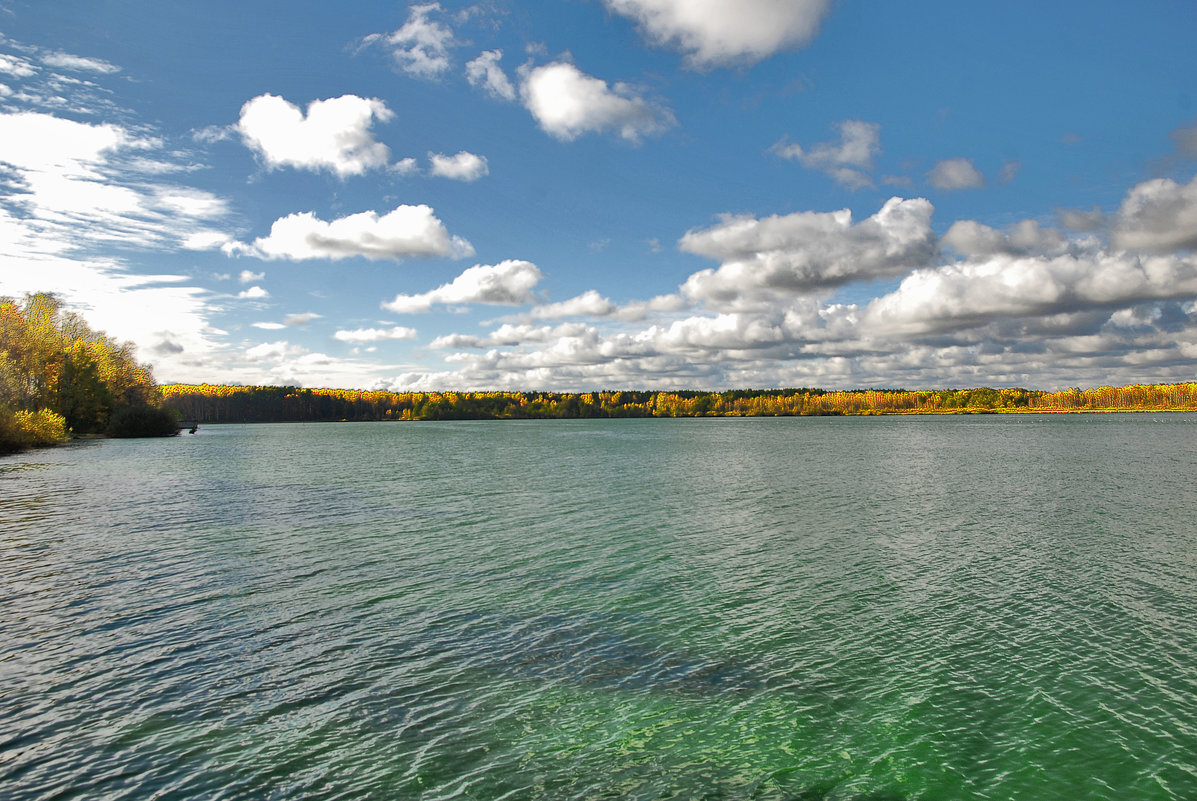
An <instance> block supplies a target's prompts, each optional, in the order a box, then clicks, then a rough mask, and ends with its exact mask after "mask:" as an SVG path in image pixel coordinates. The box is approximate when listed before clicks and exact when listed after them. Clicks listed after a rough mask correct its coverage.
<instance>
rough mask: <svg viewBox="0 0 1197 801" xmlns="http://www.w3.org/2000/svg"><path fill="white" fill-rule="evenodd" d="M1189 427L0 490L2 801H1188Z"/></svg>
mask: <svg viewBox="0 0 1197 801" xmlns="http://www.w3.org/2000/svg"><path fill="white" fill-rule="evenodd" d="M1193 423H1194V417H1193V416H1190V415H1168V416H1160V417H1159V418H1153V417H1148V416H1133V415H1103V416H1092V417H1059V416H1037V417H1019V418H1010V417H992V416H990V417H981V418H976V417H971V418H864V419H860V418H858V419H835V418H799V419H751V420H748V419H746V420H736V419H721V420H617V421H535V422H532V421H528V422H507V423H428V424H341V425H335V424H328V425H320V424H315V425H275V426H208V427H205V429H203V430H202V431H200V432H199V434H197V435H196V436H194V437H187V438H180V439H176V440H163V441H136V440H113V441H105V442H89V443H81V444H76V445H72V446H69V447H65V448H61V449H55V450H52V451H44V452H38V453H34V454H29V455H22V456H17V457H7V458H5V459H3V460H0V597H2V598H3V599H4V606H3V609H4V616H3V625H2V627H3V635H4V636H3V640H2V642H3V645H0V712H2V714H0V790H2V793H0V794H2V795H4V797H6V798H14V799H33V798H43V797H58V798H146V797H157V798H194V797H231V798H269V797H277V798H284V797H285V798H292V797H321V798H326V797H328V798H335V797H352V798H362V797H375V798H387V799H389V798H426V799H436V798H450V797H464V798H486V799H490V798H500V797H509V798H520V799H523V798H542V799H567V798H578V799H591V798H612V799H615V798H634V799H640V798H643V799H649V798H687V799H688V798H712V799H713V798H723V799H740V798H744V799H749V798H752V799H812V800H813V799H821V800H823V801H842V800H843V799H857V800H858V801H864V800H865V799H872V800H873V801H882V800H883V799H886V800H893V799H911V800H913V799H946V798H980V799H1009V798H1037V799H1048V798H1079V797H1083V798H1086V799H1124V798H1135V799H1188V798H1194V797H1197V768H1194V766H1193V765H1194V763H1193V761H1192V753H1193V747H1192V745H1193V743H1197V674H1195V673H1194V671H1193V670H1192V665H1193V664H1194V663H1195V662H1197V624H1194V623H1193V622H1192V610H1193V609H1194V608H1195V604H1194V602H1195V601H1197V530H1195V528H1197V527H1195V526H1194V524H1193V523H1192V521H1193V520H1194V519H1197V514H1195V513H1197V493H1195V491H1194V490H1193V489H1192V485H1191V480H1190V477H1191V475H1192V467H1193V463H1192V459H1193V457H1192V454H1193V453H1194V447H1193V446H1194V444H1197V442H1195V440H1197V434H1195V432H1197V428H1194V425H1193Z"/></svg>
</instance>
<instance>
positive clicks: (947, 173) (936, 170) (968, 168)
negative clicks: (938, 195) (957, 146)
mask: <svg viewBox="0 0 1197 801" xmlns="http://www.w3.org/2000/svg"><path fill="white" fill-rule="evenodd" d="M927 180H928V181H930V182H931V185H932V186H934V187H935V188H936V189H948V190H951V189H976V188H977V187H981V186H985V175H984V174H983V173H982V172H981V171H980V170H978V169H977V168H976V167H974V166H973V163H972V162H971V161H969V160H968V159H965V158H956V159H944V160H943V161H941V162H939V163H938V164H936V165H935V166H934V167H932V168H931V171H930V172H928V173H927Z"/></svg>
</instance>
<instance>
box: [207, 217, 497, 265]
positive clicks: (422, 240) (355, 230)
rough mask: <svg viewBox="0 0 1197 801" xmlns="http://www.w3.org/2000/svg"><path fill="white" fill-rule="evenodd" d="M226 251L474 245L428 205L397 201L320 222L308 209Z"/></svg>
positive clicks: (468, 250)
mask: <svg viewBox="0 0 1197 801" xmlns="http://www.w3.org/2000/svg"><path fill="white" fill-rule="evenodd" d="M226 251H227V252H229V253H230V254H237V253H247V254H249V255H253V256H257V257H259V258H263V259H290V260H292V261H302V260H306V259H332V260H334V261H336V260H339V259H346V258H350V257H352V256H362V257H364V258H367V259H374V260H378V259H395V260H398V259H404V258H426V257H432V256H450V257H454V258H457V257H465V256H470V255H472V254H473V252H474V248H473V247H472V246H471V245H470V243H469V242H467V241H466V240H465V239H462V238H461V237H459V236H450V234H449V232H448V230H447V229H446V228H445V225H444V223H442V222H441V221H440V220H439V219H438V218H437V217H436V215H435V214H434V213H433V211H432V209H431V208H430V207H428V206H424V205H420V206H399V207H397V208H395V209H394V210H393V211H390V212H387V213H386V214H383V215H381V216H380V215H379V214H378V213H377V212H374V211H363V212H361V213H359V214H351V215H349V216H347V217H338V218H337V219H335V220H331V221H325V220H321V219H320V218H318V217H317V216H316V215H315V214H313V213H312V212H310V211H309V212H302V213H299V214H289V215H287V216H286V217H282V218H280V219H278V220H275V221H274V224H273V225H271V226H270V235H269V236H265V237H260V238H258V239H255V240H254V242H253V244H251V245H244V244H240V243H238V244H234V245H232V246H229V247H226Z"/></svg>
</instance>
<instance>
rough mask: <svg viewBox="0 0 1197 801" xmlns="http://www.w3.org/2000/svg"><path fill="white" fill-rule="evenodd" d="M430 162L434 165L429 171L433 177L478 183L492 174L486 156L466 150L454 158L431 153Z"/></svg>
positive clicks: (429, 155)
mask: <svg viewBox="0 0 1197 801" xmlns="http://www.w3.org/2000/svg"><path fill="white" fill-rule="evenodd" d="M428 161H429V163H430V164H431V165H432V166H431V168H430V170H429V172H430V173H431V174H432V175H436V176H439V177H441V178H451V179H452V180H454V181H477V180H478V179H479V178H481V177H482V176H484V175H487V174H488V173H490V165H488V164H487V163H486V156H478V155H475V154H474V153H469V152H467V151H465V150H462V151H460V152H458V153H457V154H456V155H454V156H446V155H444V154H443V153H429V154H428Z"/></svg>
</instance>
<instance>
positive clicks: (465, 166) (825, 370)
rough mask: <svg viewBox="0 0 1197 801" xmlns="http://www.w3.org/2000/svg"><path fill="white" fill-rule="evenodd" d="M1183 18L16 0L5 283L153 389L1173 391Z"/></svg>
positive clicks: (765, 0)
mask: <svg viewBox="0 0 1197 801" xmlns="http://www.w3.org/2000/svg"><path fill="white" fill-rule="evenodd" d="M1195 32H1197V6H1194V5H1193V4H1189V3H1180V2H1143V3H1135V4H1128V3H1115V2H1060V3H1050V4H1043V3H1029V2H1028V3H1018V2H1015V3H1003V4H977V3H967V4H961V3H946V2H944V3H934V2H929V3H920V4H915V5H912V6H911V5H904V4H895V3H864V2H853V0H843V1H842V2H829V1H826V0H791V1H790V2H785V1H784V0H541V1H540V2H517V1H516V0H488V1H486V2H479V3H457V2H448V1H447V0H446V1H445V2H440V3H414V4H407V3H401V2H385V3H384V2H365V1H363V2H354V3H349V4H343V3H316V2H292V3H288V4H286V6H285V12H284V11H283V6H280V5H279V4H265V3H231V2H208V3H200V4H181V3H156V2H136V1H134V0H124V1H122V2H116V1H115V0H112V1H110V2H96V1H95V0H88V1H87V2H83V1H82V0H55V2H52V3H47V2H22V1H20V0H0V37H2V38H0V294H4V295H9V296H17V297H19V296H20V295H21V294H22V293H24V292H29V291H39V290H45V291H53V292H56V293H58V294H60V295H61V296H62V297H63V298H64V299H65V300H66V301H67V303H68V304H69V306H70V307H71V308H73V309H77V310H79V311H81V312H82V313H83V314H84V315H85V316H86V317H87V319H88V320H89V321H90V322H92V324H93V325H95V326H96V327H99V328H103V329H105V330H106V331H108V332H109V333H111V334H112V335H114V336H116V337H117V338H119V339H123V340H130V341H133V342H134V343H135V344H136V345H137V346H138V354H139V357H140V358H141V359H143V360H145V361H148V362H150V363H151V364H152V365H153V366H154V369H155V374H156V376H157V378H158V379H159V380H160V381H163V382H173V381H181V382H200V381H208V382H213V383H245V384H279V383H286V384H299V385H303V386H332V387H354V388H390V389H396V390H402V389H554V390H594V389H603V388H664V389H668V388H705V389H721V388H729V387H769V386H822V387H827V388H849V387H869V386H886V387H895V386H902V387H907V388H923V387H946V386H980V385H991V386H1029V387H1035V388H1045V389H1051V388H1059V387H1064V386H1072V385H1081V386H1092V385H1098V384H1105V383H1113V384H1123V383H1131V382H1157V381H1173V380H1186V381H1188V380H1193V378H1194V365H1195V364H1197V254H1195V253H1194V247H1195V246H1197V180H1195V178H1194V175H1195V173H1197V90H1194V88H1193V76H1194V75H1197V48H1194V47H1193V46H1192V38H1193V34H1194V33H1195Z"/></svg>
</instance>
